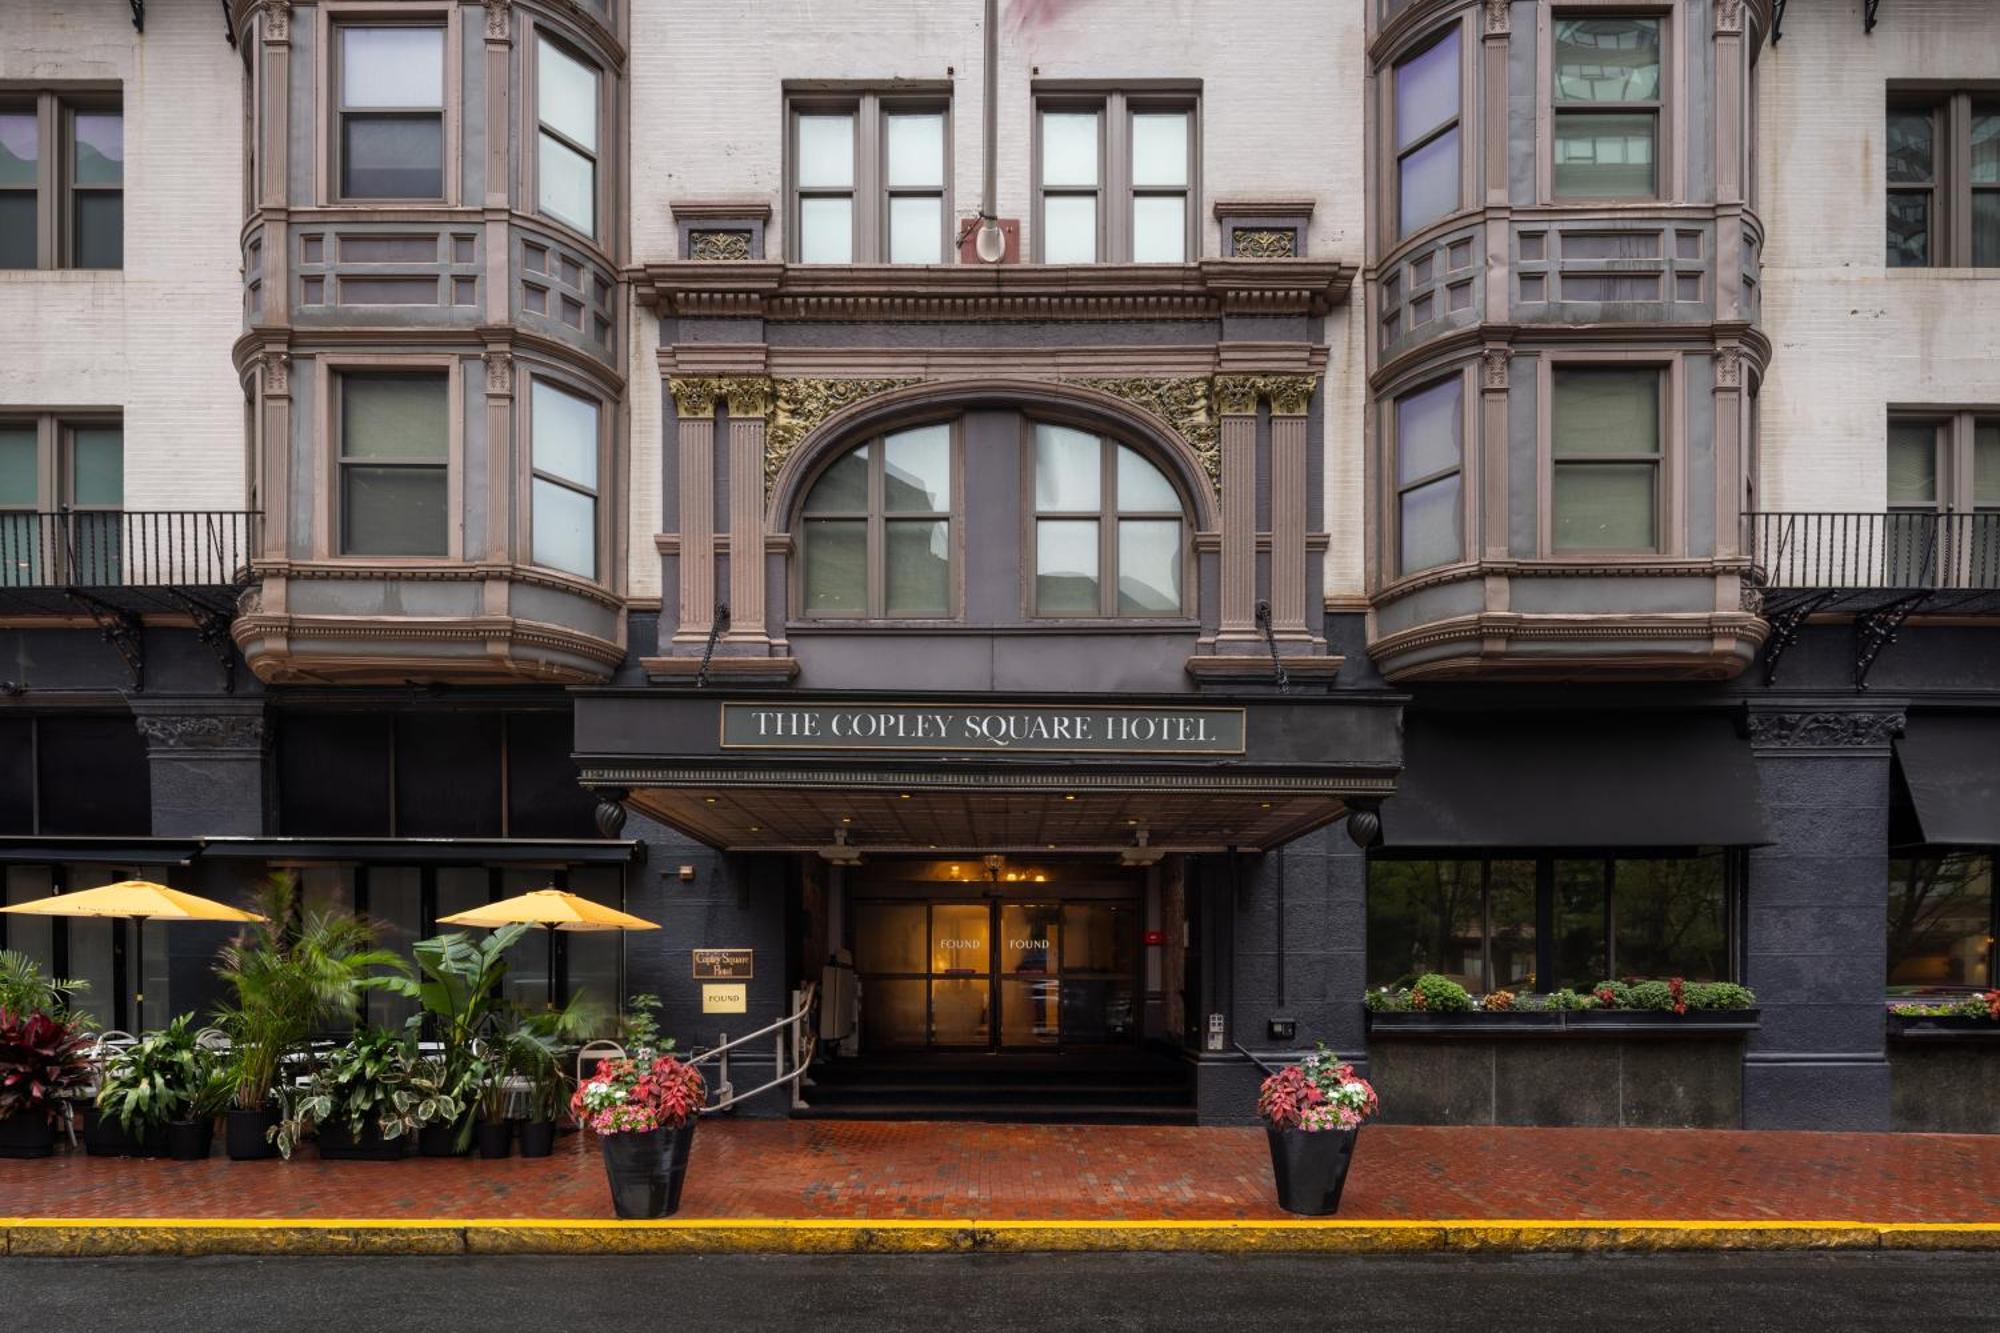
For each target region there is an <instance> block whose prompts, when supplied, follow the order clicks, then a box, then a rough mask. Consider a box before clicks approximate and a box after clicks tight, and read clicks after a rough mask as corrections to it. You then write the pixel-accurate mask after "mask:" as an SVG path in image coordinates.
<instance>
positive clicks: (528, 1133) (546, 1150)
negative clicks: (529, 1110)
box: [521, 1120, 556, 1157]
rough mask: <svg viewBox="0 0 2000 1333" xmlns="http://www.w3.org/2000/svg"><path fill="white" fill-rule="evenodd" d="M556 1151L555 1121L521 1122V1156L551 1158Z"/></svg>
mask: <svg viewBox="0 0 2000 1333" xmlns="http://www.w3.org/2000/svg"><path fill="white" fill-rule="evenodd" d="M555 1150H556V1122H555V1121H553V1120H523V1121H522V1122H521V1156H523V1157H549V1156H552V1155H553V1154H554V1153H555Z"/></svg>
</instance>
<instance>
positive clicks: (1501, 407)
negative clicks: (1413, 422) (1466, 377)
mask: <svg viewBox="0 0 2000 1333" xmlns="http://www.w3.org/2000/svg"><path fill="white" fill-rule="evenodd" d="M1513 359H1514V354H1513V352H1511V351H1509V350H1508V349H1507V348H1505V347H1488V348H1487V349H1486V350H1485V351H1484V352H1482V353H1481V354H1480V362H1479V433H1478V435H1477V437H1476V440H1477V443H1476V444H1475V443H1474V441H1471V440H1468V441H1467V442H1466V454H1467V457H1466V458H1465V460H1464V461H1465V463H1466V464H1467V465H1468V466H1467V468H1466V473H1467V478H1468V480H1467V483H1466V484H1467V487H1468V489H1470V490H1471V491H1472V493H1473V494H1474V495H1476V496H1478V497H1479V522H1478V524H1477V527H1476V528H1475V529H1474V530H1472V531H1468V532H1467V533H1466V534H1465V554H1466V557H1467V558H1468V559H1471V558H1475V557H1477V556H1479V555H1480V554H1481V553H1482V548H1483V552H1484V556H1485V558H1486V559H1488V560H1505V559H1506V558H1507V496H1508V494H1509V489H1510V488H1509V486H1508V476H1507V386H1508V372H1509V366H1510V364H1511V363H1512V361H1513ZM1385 410H1387V411H1391V412H1393V411H1395V410H1396V409H1395V406H1394V404H1390V405H1389V406H1388V407H1387V408H1386V409H1385ZM1475 448H1476V449H1477V450H1478V453H1477V455H1476V456H1475V455H1474V454H1473V450H1474V449H1475ZM1475 464H1476V465H1477V469H1478V470H1477V471H1476V472H1475V471H1474V470H1473V467H1472V465H1475ZM1392 465H1393V460H1392ZM1474 479H1476V480H1474ZM1385 490H1386V493H1388V494H1391V495H1393V494H1394V493H1395V483H1394V480H1393V479H1391V480H1390V483H1389V485H1388V487H1386V488H1385ZM1506 588H1507V582H1506V580H1505V579H1494V580H1491V581H1490V582H1489V587H1488V595H1489V597H1491V596H1492V595H1493V594H1495V593H1498V594H1500V595H1502V596H1504V594H1505V592H1506ZM1486 609H1487V610H1489V611H1504V610H1506V609H1507V608H1506V607H1505V606H1504V605H1502V606H1494V605H1492V604H1491V602H1490V601H1489V603H1488V605H1487V608H1486Z"/></svg>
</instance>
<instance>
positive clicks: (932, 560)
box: [885, 518, 951, 616]
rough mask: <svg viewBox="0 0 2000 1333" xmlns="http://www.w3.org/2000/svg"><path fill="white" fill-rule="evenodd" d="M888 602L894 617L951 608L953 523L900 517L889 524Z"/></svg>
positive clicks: (944, 611) (934, 613) (931, 613)
mask: <svg viewBox="0 0 2000 1333" xmlns="http://www.w3.org/2000/svg"><path fill="white" fill-rule="evenodd" d="M887 526H888V541H889V550H888V566H889V568H888V580H887V583H888V586H887V593H888V602H887V606H886V608H885V609H886V610H887V612H888V614H890V615H892V616H942V615H946V614H948V613H949V612H950V611H951V524H950V523H949V522H948V521H946V520H945V519H941V518H940V519H928V518H919V519H911V518H900V519H894V520H892V521H891V522H890V523H889V524H888V525H887Z"/></svg>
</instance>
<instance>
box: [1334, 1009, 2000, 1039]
mask: <svg viewBox="0 0 2000 1333" xmlns="http://www.w3.org/2000/svg"><path fill="white" fill-rule="evenodd" d="M1760 1013H1761V1011H1759V1010H1757V1009H1710V1010H1689V1011H1688V1012H1687V1013H1685V1014H1676V1013H1674V1012H1672V1011H1671V1010H1654V1009H1583V1010H1577V1011H1574V1012H1570V1013H1561V1012H1556V1011H1553V1010H1540V1011H1537V1010H1525V1011H1520V1010H1515V1011H1506V1012H1500V1013H1492V1012H1484V1011H1480V1010H1473V1011H1470V1012H1467V1013H1451V1014H1427V1013H1415V1012H1407V1011H1406V1012H1375V1013H1370V1014H1369V1015H1368V1028H1369V1031H1370V1033H1371V1034H1373V1033H1381V1034H1383V1035H1385V1036H1391V1035H1393V1036H1411V1037H1505V1036H1522V1037H1563V1036H1570V1037H1589V1036H1607V1037H1609V1036H1654V1035H1657V1036H1678V1037H1729V1036H1737V1035H1740V1034H1742V1033H1746V1032H1752V1031H1755V1030H1756V1027H1757V1023H1758V1019H1759V1017H1760ZM1988 1026H1996V1025H1993V1024H1989V1025H1988Z"/></svg>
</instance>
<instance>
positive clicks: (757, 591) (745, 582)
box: [723, 375, 771, 652]
mask: <svg viewBox="0 0 2000 1333" xmlns="http://www.w3.org/2000/svg"><path fill="white" fill-rule="evenodd" d="M723 384H724V388H723V392H724V395H725V397H726V399H727V401H728V404H729V633H728V635H727V637H726V639H725V642H727V643H728V644H729V645H731V646H732V647H733V648H735V649H736V650H737V651H739V652H741V651H743V650H746V649H749V650H761V651H768V650H769V648H770V644H771V638H770V634H769V632H768V628H767V626H766V625H765V623H764V615H765V605H764V593H765V567H764V563H765V562H764V433H765V427H766V416H767V414H768V413H769V412H770V410H771V382H770V381H769V380H767V379H764V378H762V377H761V376H754V375H745V376H737V377H733V378H731V379H728V380H726V381H724V382H723Z"/></svg>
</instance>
